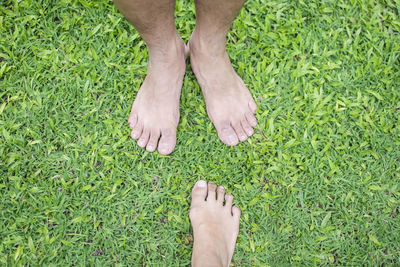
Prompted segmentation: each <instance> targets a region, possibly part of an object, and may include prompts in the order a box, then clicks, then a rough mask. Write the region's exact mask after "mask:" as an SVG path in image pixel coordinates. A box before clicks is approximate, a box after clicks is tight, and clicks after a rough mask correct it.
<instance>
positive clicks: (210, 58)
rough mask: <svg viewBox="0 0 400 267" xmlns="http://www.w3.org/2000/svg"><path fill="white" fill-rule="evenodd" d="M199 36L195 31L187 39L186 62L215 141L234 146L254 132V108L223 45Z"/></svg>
mask: <svg viewBox="0 0 400 267" xmlns="http://www.w3.org/2000/svg"><path fill="white" fill-rule="evenodd" d="M199 35H200V34H197V32H196V29H195V31H194V32H193V34H192V37H191V38H190V40H189V49H190V63H191V66H192V69H193V72H194V74H195V75H196V78H197V81H198V82H199V84H200V87H201V89H202V91H203V95H204V99H205V102H206V106H207V113H208V116H209V117H210V119H211V121H212V122H213V124H214V126H215V128H216V130H217V132H218V136H219V138H220V139H221V141H222V142H224V143H225V144H227V145H231V146H234V145H236V144H237V143H238V142H239V141H241V142H243V141H245V140H246V139H247V138H248V137H249V136H251V135H252V134H253V133H254V130H253V127H254V126H256V125H257V120H256V118H255V113H256V110H257V105H256V103H255V102H254V100H253V98H252V96H251V94H250V92H249V90H248V89H247V87H246V85H245V84H244V82H243V80H242V79H241V78H240V77H239V76H238V75H237V74H236V72H235V70H234V69H233V67H232V65H231V62H230V60H229V56H228V54H227V53H226V51H225V43H222V44H218V45H215V44H213V40H212V39H208V40H202V39H201V37H199ZM223 42H224V41H223ZM221 47H222V49H221Z"/></svg>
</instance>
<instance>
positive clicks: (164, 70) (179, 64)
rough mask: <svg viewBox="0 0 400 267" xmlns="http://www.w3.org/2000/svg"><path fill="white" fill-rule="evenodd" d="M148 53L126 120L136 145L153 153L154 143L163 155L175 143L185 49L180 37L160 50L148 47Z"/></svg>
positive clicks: (172, 148)
mask: <svg viewBox="0 0 400 267" xmlns="http://www.w3.org/2000/svg"><path fill="white" fill-rule="evenodd" d="M149 55H150V61H149V66H148V71H147V76H146V78H145V80H144V82H143V84H142V86H141V87H140V90H139V92H138V94H137V96H136V99H135V101H134V102H133V105H132V109H131V114H130V116H129V120H128V122H129V126H130V127H131V128H132V132H131V136H132V138H133V139H137V140H138V141H137V144H138V146H140V147H143V148H144V147H146V149H147V150H148V151H150V152H153V151H154V150H156V148H157V145H158V152H159V153H160V154H163V155H167V154H170V153H171V152H172V151H173V150H174V148H175V144H176V127H177V126H178V122H179V98H180V94H181V87H182V80H183V76H184V74H185V68H186V62H185V60H186V55H187V49H186V46H185V44H184V42H183V41H182V39H180V38H177V40H176V42H174V43H172V44H165V46H164V47H163V48H162V49H150V48H149ZM159 139H160V140H159Z"/></svg>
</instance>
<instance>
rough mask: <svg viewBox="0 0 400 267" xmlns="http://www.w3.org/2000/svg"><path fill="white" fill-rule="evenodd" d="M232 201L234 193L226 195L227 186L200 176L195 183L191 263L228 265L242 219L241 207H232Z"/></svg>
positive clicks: (192, 210) (191, 215)
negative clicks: (207, 181)
mask: <svg viewBox="0 0 400 267" xmlns="http://www.w3.org/2000/svg"><path fill="white" fill-rule="evenodd" d="M216 191H217V192H216ZM216 195H217V197H216ZM224 199H225V206H224V205H223V202H224ZM232 201H233V196H232V195H228V194H227V195H225V189H224V188H223V187H222V186H220V187H218V189H217V186H216V185H215V184H214V183H211V182H210V183H208V185H207V183H206V182H205V181H202V180H200V181H198V182H197V183H196V184H195V186H194V187H193V190H192V204H191V207H190V214H189V217H190V221H191V222H192V227H193V235H194V244H193V254H192V266H229V263H230V262H231V260H232V256H233V251H234V249H235V243H236V238H237V236H238V233H239V220H240V209H239V208H238V207H236V206H233V207H232Z"/></svg>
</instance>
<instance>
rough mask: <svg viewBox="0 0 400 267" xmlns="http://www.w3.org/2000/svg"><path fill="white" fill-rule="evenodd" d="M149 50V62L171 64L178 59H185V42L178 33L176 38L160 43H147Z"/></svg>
mask: <svg viewBox="0 0 400 267" xmlns="http://www.w3.org/2000/svg"><path fill="white" fill-rule="evenodd" d="M147 50H148V52H149V64H150V65H158V64H170V63H175V62H177V61H184V60H185V56H186V55H185V50H186V47H185V43H184V42H183V40H182V39H181V38H180V37H179V36H178V35H177V36H176V37H175V38H171V39H170V40H165V42H164V43H163V44H162V45H160V44H147Z"/></svg>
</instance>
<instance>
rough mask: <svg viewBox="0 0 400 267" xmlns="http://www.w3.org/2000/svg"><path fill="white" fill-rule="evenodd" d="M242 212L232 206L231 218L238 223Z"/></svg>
mask: <svg viewBox="0 0 400 267" xmlns="http://www.w3.org/2000/svg"><path fill="white" fill-rule="evenodd" d="M241 213H242V212H241V211H240V209H239V208H238V207H237V206H233V207H232V216H233V218H234V219H235V220H237V221H239V220H240V214H241Z"/></svg>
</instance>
